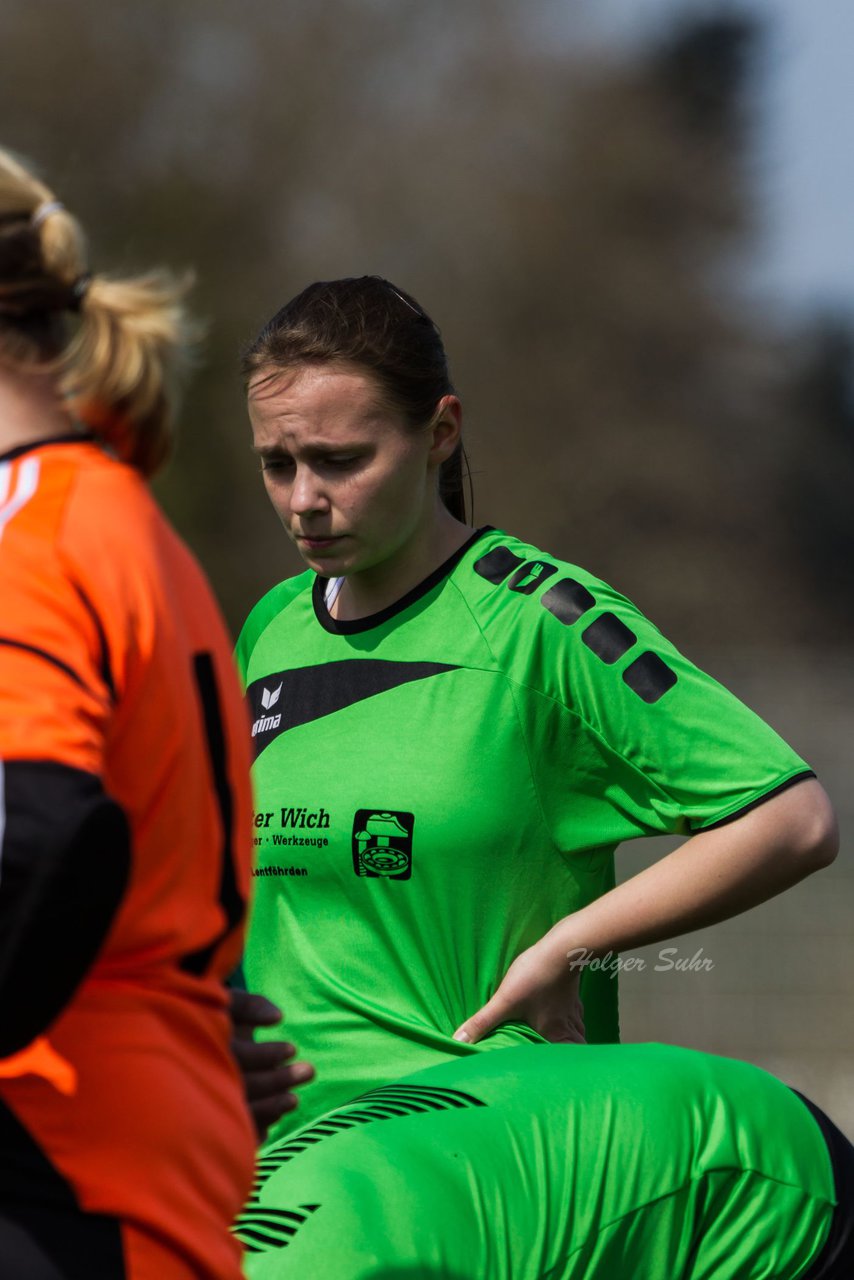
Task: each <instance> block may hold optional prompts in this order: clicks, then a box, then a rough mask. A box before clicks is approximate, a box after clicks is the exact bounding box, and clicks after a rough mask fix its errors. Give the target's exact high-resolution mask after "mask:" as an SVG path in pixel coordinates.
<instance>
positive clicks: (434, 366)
mask: <svg viewBox="0 0 854 1280" xmlns="http://www.w3.org/2000/svg"><path fill="white" fill-rule="evenodd" d="M332 361H348V362H349V363H351V364H356V365H361V366H362V367H363V368H365V369H367V370H369V371H370V372H371V373H372V374H373V375H374V377H375V378H376V380H377V382H378V383H379V385H380V387H381V389H382V392H383V394H384V396H385V398H386V400H387V401H388V402H389V404H391V405H392V406H393V407H394V408H396V409H397V410H398V411H399V412H400V413H402V414H403V416H404V418H405V419H406V421H407V423H408V424H409V425H410V426H411V427H413V428H419V427H423V426H425V425H426V424H427V423H428V422H429V421H430V419H431V418H432V417H433V414H434V413H435V411H436V405H437V404H438V402H439V400H440V399H441V398H442V396H446V395H453V394H454V387H453V384H452V382H451V377H450V373H449V370H448V360H447V356H446V355H445V349H444V347H443V345H442V335H441V334H440V332H439V330H438V328H437V326H436V325H435V324H434V323H433V321H432V320H431V319H430V317H429V316H428V315H427V312H426V311H425V310H424V309H423V307H421V306H419V304H418V303H417V302H416V301H415V299H414V298H412V297H411V296H410V295H409V294H408V293H404V291H403V290H402V289H398V288H397V287H396V286H395V285H393V284H390V283H389V281H388V280H384V279H383V278H382V277H381V276H359V277H349V278H347V279H343V280H319V281H317V282H316V283H315V284H310V285H309V286H308V288H307V289H303V291H302V293H300V294H298V295H297V296H296V297H295V298H292V299H291V301H290V302H288V303H286V304H285V306H284V307H282V309H281V310H280V311H277V312H276V314H275V315H274V316H273V318H272V320H270V321H268V323H267V324H265V325H264V327H263V328H262V329H261V332H260V333H259V334H258V336H257V337H256V338H255V340H254V341H253V342H252V343H250V345H249V346H248V347H247V348H246V350H245V351H244V352H243V357H242V360H241V371H242V373H243V376H244V378H245V379H246V380H247V381H248V380H249V379H250V378H251V377H252V375H253V374H254V373H256V372H258V371H259V370H271V371H272V370H276V369H287V368H292V367H293V366H294V365H300V364H327V363H330V362H332ZM464 463H466V467H465V470H466V474H467V475H468V466H467V460H466V457H465V451H464V449H463V446H462V442H460V444H459V445H458V446H457V448H456V449H455V450H454V453H453V454H452V455H451V457H450V458H448V460H447V462H445V463H443V465H442V468H441V470H440V472H439V492H440V494H441V497H442V500H443V502H444V503H445V505H446V506H447V507H448V509H449V511H450V512H451V513H452V515H454V516H456V518H457V519H458V520H463V521H465V520H466V509H465V505H466V504H465V495H464V493H463V464H464ZM470 483H471V481H470V478H469V485H470Z"/></svg>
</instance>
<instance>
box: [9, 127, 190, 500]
mask: <svg viewBox="0 0 854 1280" xmlns="http://www.w3.org/2000/svg"><path fill="white" fill-rule="evenodd" d="M87 262H88V257H87V246H86V238H85V236H84V233H83V230H82V228H81V226H80V224H79V222H78V221H77V219H76V218H75V217H74V216H73V215H72V214H71V213H69V212H68V210H67V209H66V208H65V207H64V206H63V205H62V204H60V203H59V202H58V201H57V200H56V197H55V196H54V195H53V193H52V191H51V190H50V189H49V188H48V187H47V186H45V184H44V183H43V182H41V181H40V180H39V179H38V178H37V177H36V176H35V175H34V174H33V173H32V172H31V171H30V170H29V169H28V168H27V167H26V166H25V165H24V164H23V163H22V162H21V161H20V160H18V159H16V158H15V157H14V156H12V155H10V153H9V152H7V151H4V150H2V149H0V361H2V362H3V363H4V364H6V365H7V366H11V367H12V368H16V369H21V370H34V369H39V370H42V371H47V372H52V373H55V374H56V376H57V377H58V381H59V387H60V390H61V392H62V393H63V394H64V395H65V397H66V398H67V401H68V405H69V409H70V411H71V412H72V413H73V414H74V416H75V417H77V418H78V419H79V420H80V421H81V422H82V423H83V424H84V425H85V426H87V427H89V428H90V429H91V430H92V431H94V432H95V433H96V434H97V435H98V436H99V437H100V438H101V439H103V441H104V442H105V443H106V444H108V445H109V446H110V447H111V448H112V449H113V451H114V452H115V453H116V454H117V456H118V457H120V458H121V459H122V460H123V461H125V462H128V463H130V464H131V465H132V466H134V467H136V468H137V470H139V471H141V472H142V473H143V474H144V475H152V474H153V473H154V472H155V471H156V470H157V468H158V467H159V466H160V464H161V463H162V462H163V461H164V459H165V458H166V456H167V454H168V452H169V447H170V443H171V427H172V418H173V411H174V407H175V401H176V398H177V391H178V384H179V381H180V375H181V374H182V373H183V372H184V370H185V369H186V367H187V365H188V364H189V362H190V360H191V357H192V352H193V349H194V346H195V344H196V342H197V340H198V336H199V329H198V326H197V325H196V324H195V323H194V322H192V321H191V320H190V319H189V317H188V316H187V314H186V312H185V310H184V307H183V297H184V295H185V293H186V292H187V289H188V288H189V285H190V283H191V281H190V279H189V278H188V277H187V276H185V277H183V278H176V277H174V276H172V275H171V274H169V273H168V272H166V271H151V272H148V273H147V274H145V275H141V276H136V277H133V278H127V279H115V278H109V277H107V276H103V275H93V276H90V275H89V273H88V266H87ZM75 316H76V317H77V320H78V323H77V324H76V325H74V324H71V323H69V321H70V320H73V318H74V317H75Z"/></svg>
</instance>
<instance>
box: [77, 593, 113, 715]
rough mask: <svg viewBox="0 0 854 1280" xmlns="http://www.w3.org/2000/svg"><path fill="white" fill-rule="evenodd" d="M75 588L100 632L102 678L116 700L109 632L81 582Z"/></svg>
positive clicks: (97, 630)
mask: <svg viewBox="0 0 854 1280" xmlns="http://www.w3.org/2000/svg"><path fill="white" fill-rule="evenodd" d="M74 589H75V591H76V592H77V594H78V596H79V597H80V603H81V604H82V605H83V607H84V609H85V610H86V612H87V613H88V614H89V617H90V618H91V619H92V623H93V625H94V627H95V630H96V632H97V633H98V647H99V648H100V651H101V653H100V668H101V679H102V680H103V681H104V684H105V685H106V686H107V689H108V691H109V694H110V698H111V700H112V701H113V702H115V700H116V682H115V680H114V679H113V666H112V663H111V661H110V647H109V645H108V644H107V633H106V631H105V630H104V624H103V623H102V622H101V618H100V615H99V614H98V611H97V610H96V608H95V606H94V605H93V603H92V601H91V600H90V599H89V597H88V595H87V594H86V592H85V591H84V590H83V588H82V587H81V585H80V583H79V582H75V583H74Z"/></svg>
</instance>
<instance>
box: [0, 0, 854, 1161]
mask: <svg viewBox="0 0 854 1280" xmlns="http://www.w3.org/2000/svg"><path fill="white" fill-rule="evenodd" d="M582 8H583V4H582V0H429V2H428V0H247V2H246V3H244V4H241V5H238V4H236V3H233V2H232V3H229V2H228V0H146V2H145V3H144V4H141V5H139V4H138V5H133V6H132V5H130V4H127V3H124V0H116V2H115V3H113V4H110V5H108V4H106V3H104V0H75V2H74V4H69V3H68V0H38V3H33V0H3V4H2V11H0V33H2V41H3V45H2V48H3V74H2V77H0V120H2V122H3V125H2V140H3V142H4V143H5V144H6V145H9V146H11V147H13V148H15V149H17V150H18V151H20V152H22V153H23V154H25V155H27V156H29V157H31V158H32V159H34V160H36V161H38V163H40V164H41V165H42V166H43V168H44V172H45V173H46V175H47V176H48V178H49V180H50V181H51V183H52V184H53V186H54V188H55V189H56V191H57V193H58V194H60V195H61V196H62V197H63V198H64V199H65V201H66V203H67V204H69V205H70V206H71V207H73V208H74V209H75V211H77V212H78V213H79V215H80V216H81V218H82V220H83V222H84V225H85V226H87V227H88V228H89V230H90V232H91V237H92V242H93V246H94V248H93V261H94V265H95V266H96V267H97V268H98V269H114V270H127V269H139V268H146V267H148V266H150V265H153V264H155V263H160V262H163V263H166V264H168V265H171V266H173V267H176V268H178V269H181V268H184V267H188V266H190V267H192V268H193V269H194V270H195V272H196V274H197V278H198V286H197V290H196V295H195V296H196V304H197V309H198V310H199V311H200V312H201V313H202V314H203V315H204V316H205V317H206V318H207V321H208V325H209V333H208V341H207V345H206V353H205V359H204V364H203V366H202V367H201V368H200V370H199V372H198V376H197V377H196V379H195V381H194V382H193V384H192V386H191V388H190V390H189V393H188V396H187V400H186V404H185V407H184V411H183V415H182V420H181V432H180V436H179V440H178V446H177V450H176V454H175V457H174V460H173V461H172V463H171V465H170V467H169V469H168V470H167V472H166V473H165V475H164V476H163V477H162V478H161V479H160V480H158V482H157V490H158V493H159V496H160V497H161V499H162V501H163V503H164V505H165V507H166V509H167V511H168V512H169V514H170V516H171V517H172V519H173V521H174V522H175V523H176V525H177V526H178V528H179V529H180V530H181V532H182V533H183V534H184V535H185V536H186V537H187V539H188V540H189V542H190V543H191V544H192V545H193V547H194V548H195V550H196V551H197V553H198V554H199V556H200V558H201V560H202V561H203V563H204V565H205V567H206V569H207V571H208V573H209V574H210V576H211V578H212V580H213V583H214V585H215V588H216V590H217V592H218V594H219V596H220V599H221V600H222V602H223V605H224V607H225V610H226V613H227V615H228V618H229V621H230V623H231V625H232V628H234V629H235V630H236V629H237V627H239V625H240V623H241V621H242V619H243V617H244V616H245V614H246V612H247V610H248V609H249V608H250V607H251V605H252V604H253V603H254V602H255V600H256V599H257V598H258V597H259V595H260V594H261V593H262V592H263V591H265V590H266V589H267V588H268V587H270V586H272V585H273V584H274V583H275V582H277V581H278V580H279V579H281V578H282V577H284V576H285V575H287V574H289V573H292V572H295V571H297V570H298V569H299V567H300V566H299V562H298V560H297V559H296V557H295V555H294V553H293V552H292V550H291V549H290V546H289V544H288V543H287V541H286V539H285V537H284V534H283V533H282V531H281V529H280V527H279V525H278V523H277V521H276V519H275V517H274V516H273V513H272V511H271V510H270V509H269V507H268V504H267V502H266V499H265V497H264V495H263V491H262V487H261V483H260V479H259V476H258V474H257V466H256V464H255V462H254V460H253V457H252V454H251V453H250V450H249V429H248V425H247V422H246V415H245V409H244V404H243V394H242V389H241V387H240V384H239V379H238V374H237V366H238V359H239V353H240V349H241V347H242V345H243V344H244V343H245V342H246V341H248V340H249V339H251V338H252V337H253V336H254V334H255V333H256V331H257V330H258V328H259V327H260V326H261V324H262V323H263V322H265V321H266V320H267V319H268V318H269V316H270V315H271V314H272V313H273V312H274V311H275V310H277V309H278V307H279V306H280V305H281V304H282V303H283V302H284V301H286V300H287V298H289V297H290V296H292V295H293V294H294V293H296V292H297V291H298V290H299V289H301V288H302V287H303V286H304V285H305V284H307V283H308V282H310V281H311V280H315V279H323V278H331V277H335V276H342V275H361V274H363V273H369V272H377V273H380V274H382V275H385V276H388V277H389V278H390V279H392V280H393V281H395V282H396V283H398V284H399V285H402V286H403V287H404V288H406V289H408V290H410V291H411V292H412V293H414V294H415V296H416V297H417V298H418V299H419V300H420V301H421V302H422V304H423V305H424V306H425V307H426V308H427V310H428V311H429V312H430V313H431V314H432V315H433V316H434V318H435V319H436V321H437V322H438V323H439V325H440V326H441V328H442V330H443V333H444V335H445V339H446V342H447V346H448V350H449V352H450V355H451V361H452V369H453V373H454V377H455V381H456V384H457V386H458V389H459V391H460V393H461V395H462V397H463V401H464V405H465V408H466V422H467V431H468V444H469V452H470V456H471V460H472V467H473V471H474V482H475V492H476V503H475V517H476V520H477V522H478V523H490V524H494V525H497V526H499V527H504V528H507V529H509V530H511V531H512V532H514V533H517V534H520V535H523V536H526V537H528V538H530V539H531V540H532V541H534V542H535V543H537V544H539V545H540V546H542V547H544V548H546V549H548V550H550V551H551V552H553V553H554V554H556V555H559V556H562V557H564V558H566V559H568V560H570V561H575V562H577V563H580V564H582V565H584V566H585V567H586V568H588V569H590V570H592V571H594V572H596V573H598V574H599V575H600V576H602V577H604V578H606V579H607V580H610V581H611V582H613V583H614V584H615V585H616V586H617V587H618V588H619V589H620V590H622V591H623V592H625V594H627V595H628V596H630V597H632V598H633V599H635V600H636V601H637V603H638V604H639V605H640V606H641V607H642V608H643V609H644V610H645V611H646V612H647V613H648V614H649V615H650V616H651V617H652V618H653V619H654V620H655V621H656V622H657V624H658V625H659V626H660V627H661V628H662V630H663V631H664V632H665V634H667V635H669V636H670V638H671V639H672V640H673V641H674V642H675V643H676V644H677V645H679V646H680V647H681V648H683V649H685V650H686V651H687V652H688V653H689V654H690V655H691V656H692V657H695V658H698V659H699V660H700V661H702V662H703V664H704V665H706V666H707V667H708V668H709V669H710V670H712V671H713V672H714V673H715V674H716V675H718V677H719V678H722V679H723V680H724V682H725V683H726V684H728V685H729V686H730V687H731V688H733V689H734V690H735V691H736V692H737V693H739V694H740V695H741V696H742V697H743V698H745V700H746V701H748V702H749V703H750V704H751V705H753V706H755V707H756V708H757V710H758V711H759V712H760V713H761V714H763V715H765V716H766V717H767V718H768V719H769V720H770V721H771V723H773V724H775V725H776V726H777V727H778V728H779V729H780V730H781V731H782V732H783V734H784V736H786V737H788V738H789V739H790V740H791V741H792V742H793V743H794V745H795V746H796V747H797V748H798V749H799V750H800V751H801V752H802V753H803V754H804V756H805V757H806V758H807V759H809V760H810V761H811V763H812V764H813V765H814V766H815V767H816V769H817V770H818V771H819V774H820V776H821V778H822V780H823V781H824V782H825V785H826V786H827V787H828V789H829V791H830V794H831V795H832V796H833V798H834V799H835V800H836V802H837V804H838V806H839V808H840V811H841V815H842V826H843V834H844V832H845V830H846V826H845V824H846V822H847V821H850V822H854V807H852V806H854V792H852V788H851V783H850V767H849V764H848V761H849V760H850V755H851V739H852V732H854V668H852V664H851V661H850V642H851V640H852V637H853V636H854V593H852V591H851V587H850V582H851V565H852V562H854V500H852V494H854V395H852V359H853V358H854V331H853V330H852V316H851V315H844V314H842V315H827V314H814V315H808V314H805V315H801V316H800V318H799V319H798V320H796V321H793V320H792V319H791V317H788V318H787V319H786V320H785V321H784V320H783V319H782V318H781V315H780V313H779V308H775V306H774V304H773V303H772V302H771V301H770V300H769V299H767V298H766V297H763V296H762V294H761V291H760V290H759V289H758V288H757V287H756V283H755V273H754V272H753V271H752V265H753V256H754V254H755V253H756V251H757V245H759V244H761V237H762V235H763V230H764V229H763V226H762V224H761V219H760V216H759V212H758V211H759V209H760V207H761V195H760V185H761V184H760V177H761V173H760V171H759V160H758V146H757V141H758V134H757V129H758V128H759V127H760V121H761V117H762V110H763V93H764V79H763V50H764V49H766V48H767V42H768V39H769V35H770V34H772V33H771V32H770V31H769V29H768V28H767V27H765V26H763V25H762V24H761V23H760V22H759V21H758V20H757V19H756V18H755V17H753V16H751V15H750V12H749V11H748V10H747V9H742V8H736V7H731V8H727V7H725V6H722V5H716V6H713V7H712V8H713V12H714V17H708V16H706V17H705V18H702V19H697V18H695V19H694V20H693V21H692V20H688V19H685V18H683V19H682V20H680V21H677V22H675V23H674V25H673V26H671V27H670V28H669V29H668V28H667V27H666V26H661V27H660V28H659V30H658V33H657V36H656V38H655V40H654V41H653V42H652V43H649V44H648V45H647V46H646V47H644V46H638V47H633V48H632V50H631V51H630V52H627V51H623V52H622V53H620V54H619V55H618V54H617V53H616V52H614V51H608V50H606V49H603V48H601V47H596V46H594V45H592V44H591V42H590V41H589V40H587V41H585V40H584V39H582V38H579V33H578V32H576V30H575V29H574V28H575V24H574V20H573V15H574V14H576V13H580V12H581V10H582ZM708 12H710V10H709V9H707V10H706V13H707V14H708ZM579 29H580V24H579ZM846 646H847V647H846ZM638 846H642V847H638ZM659 854H660V849H659V848H658V844H657V842H655V841H636V842H632V845H631V847H630V849H627V850H626V851H625V852H622V853H621V855H620V858H619V860H618V874H619V875H620V876H621V877H624V876H626V875H629V874H632V873H633V872H634V871H636V870H638V869H639V868H640V867H641V866H643V865H645V864H648V863H649V862H650V861H652V860H653V859H654V858H655V857H657V856H659ZM852 887H854V870H852V861H851V856H850V849H849V848H846V846H845V842H844V843H843V856H842V857H840V859H839V860H838V862H837V863H836V864H834V866H833V867H832V868H831V869H830V870H829V871H828V872H824V873H822V875H821V876H816V877H811V878H810V880H809V881H807V882H806V883H805V884H804V885H803V886H800V887H799V888H798V889H797V890H796V891H793V892H792V893H789V894H784V895H782V897H780V898H778V899H775V900H774V901H773V902H771V903H768V904H766V905H764V906H763V907H761V908H757V909H755V910H754V911H751V912H750V913H749V914H748V915H747V916H746V917H739V918H737V919H736V920H734V921H731V922H727V923H726V924H725V925H721V926H718V927H717V928H716V929H714V930H707V931H704V932H702V933H700V934H694V935H692V937H691V938H689V939H685V940H682V942H681V943H680V949H679V954H680V955H681V956H689V957H690V955H691V954H692V952H693V950H694V947H695V946H697V945H700V944H701V945H702V946H703V947H704V948H705V954H706V955H707V956H709V957H710V958H711V959H712V960H713V962H714V966H715V968H714V971H713V972H712V973H710V974H708V975H697V974H694V973H681V974H680V973H672V974H670V973H667V974H662V973H659V972H656V966H655V956H654V955H652V956H651V959H650V963H649V966H648V971H647V972H646V973H631V974H628V975H626V977H625V980H624V981H623V982H622V983H621V986H622V990H623V1008H624V1019H623V1027H624V1035H625V1037H626V1038H627V1039H629V1040H645V1039H650V1038H654V1039H667V1040H671V1041H676V1042H682V1043H687V1044H693V1045H696V1046H698V1047H703V1048H706V1049H710V1050H712V1051H715V1052H723V1053H731V1054H733V1055H735V1056H741V1057H745V1058H747V1059H749V1060H750V1061H754V1062H757V1063H759V1064H760V1065H765V1066H767V1067H769V1068H770V1069H772V1070H774V1071H777V1072H778V1073H779V1074H780V1075H781V1076H782V1077H783V1078H784V1079H786V1080H788V1081H789V1082H790V1083H792V1084H794V1085H796V1086H797V1087H799V1088H802V1089H804V1090H805V1091H806V1092H807V1093H808V1094H810V1095H811V1096H812V1097H813V1098H815V1099H816V1100H817V1101H818V1102H819V1103H820V1105H823V1106H825V1107H827V1109H828V1110H829V1111H830V1112H831V1114H833V1115H834V1117H835V1118H836V1119H837V1121H838V1122H839V1123H840V1124H842V1125H843V1127H845V1128H846V1130H847V1132H848V1133H849V1134H850V1135H851V1136H852V1137H854V1098H852V1094H851V1088H850V1064H851V1054H852V1050H854V999H852V995H854V988H852V981H854V979H852V975H854V932H852V930H851V906H852Z"/></svg>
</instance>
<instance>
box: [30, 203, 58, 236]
mask: <svg viewBox="0 0 854 1280" xmlns="http://www.w3.org/2000/svg"><path fill="white" fill-rule="evenodd" d="M64 208H65V205H64V204H63V203H62V201H61V200H43V201H42V202H41V204H40V205H38V207H37V208H36V209H35V210H34V212H33V215H32V217H31V218H30V226H31V227H32V229H33V230H34V231H35V230H36V229H37V228H38V227H40V226H41V224H42V223H43V222H45V221H46V219H48V218H49V217H50V216H51V214H52V213H60V212H61V211H62V210H63V209H64Z"/></svg>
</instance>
